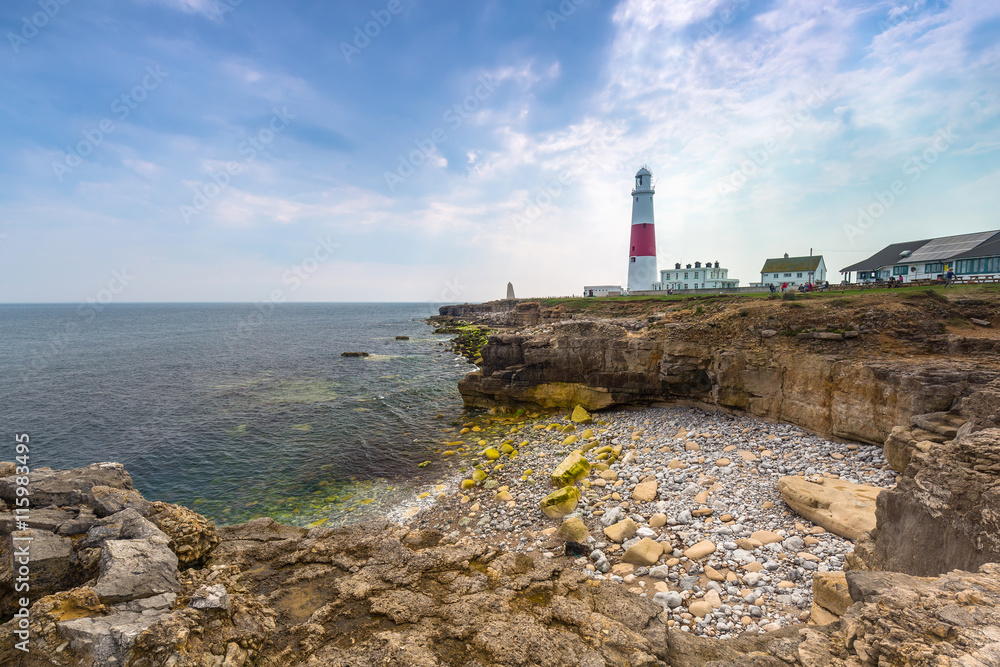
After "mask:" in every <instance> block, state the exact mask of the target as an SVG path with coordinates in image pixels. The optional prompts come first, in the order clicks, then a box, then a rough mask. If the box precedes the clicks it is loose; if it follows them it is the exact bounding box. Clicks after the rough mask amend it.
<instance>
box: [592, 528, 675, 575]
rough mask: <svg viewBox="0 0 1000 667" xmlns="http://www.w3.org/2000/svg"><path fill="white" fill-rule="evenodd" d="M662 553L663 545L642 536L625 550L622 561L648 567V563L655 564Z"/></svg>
mask: <svg viewBox="0 0 1000 667" xmlns="http://www.w3.org/2000/svg"><path fill="white" fill-rule="evenodd" d="M605 532H606V531H605ZM662 555H663V545H662V544H660V543H659V542H656V541H654V540H652V539H650V538H648V537H644V538H642V539H641V540H639V541H638V542H637V543H636V544H633V545H632V546H630V547H629V548H628V549H626V550H625V555H623V556H622V561H624V562H626V563H632V564H633V565H639V566H641V567H649V566H650V565H655V564H656V562H657V561H658V560H660V556H662Z"/></svg>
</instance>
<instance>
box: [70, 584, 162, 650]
mask: <svg viewBox="0 0 1000 667" xmlns="http://www.w3.org/2000/svg"><path fill="white" fill-rule="evenodd" d="M176 599H177V596H176V595H174V594H172V593H171V594H165V595H159V596H156V597H153V598H146V599H145V600H142V601H136V602H132V603H125V604H122V605H116V607H115V609H114V611H113V613H111V614H110V615H107V616H86V617H83V618H70V619H68V620H61V621H59V622H57V623H56V627H57V628H58V631H59V635H60V637H62V638H64V639H65V640H66V643H67V644H68V645H69V648H70V649H71V650H72V651H73V652H74V653H76V655H77V656H78V657H79V658H81V660H82V661H85V663H84V662H81V663H80V664H87V665H94V666H96V667H116V666H117V665H125V664H129V662H130V661H129V660H128V657H129V652H130V651H131V649H132V647H133V646H134V645H135V642H136V639H138V637H139V635H141V634H142V633H143V632H145V631H146V630H148V629H149V628H150V627H151V626H152V625H153V624H154V623H156V622H158V621H160V620H162V619H164V618H165V617H166V616H167V615H168V614H169V610H170V607H171V606H172V605H173V603H174V601H176Z"/></svg>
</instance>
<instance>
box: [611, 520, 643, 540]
mask: <svg viewBox="0 0 1000 667" xmlns="http://www.w3.org/2000/svg"><path fill="white" fill-rule="evenodd" d="M636 530H638V527H637V526H636V525H635V521H633V520H632V519H630V518H627V519H622V520H621V521H619V522H618V523H613V524H611V525H610V526H608V527H607V528H605V529H604V534H605V535H607V537H608V539H609V540H611V541H612V542H617V543H618V544H621V543H622V542H624V541H625V540H627V539H629V538H631V537H632V536H633V535H635V531H636Z"/></svg>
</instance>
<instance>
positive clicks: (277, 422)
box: [0, 303, 472, 526]
mask: <svg viewBox="0 0 1000 667" xmlns="http://www.w3.org/2000/svg"><path fill="white" fill-rule="evenodd" d="M436 312H437V309H436V306H433V305H431V304H401V303H349V304H348V303H334V304H287V303H284V304H256V305H254V304H108V305H100V304H84V305H0V378H2V379H0V438H2V439H0V461H3V460H13V458H14V456H15V444H16V443H15V436H16V435H19V434H24V433H27V434H28V437H29V438H30V465H31V468H32V469H38V468H42V467H51V468H55V469H68V468H75V467H79V466H85V465H88V464H91V463H95V462H102V461H118V462H120V463H122V464H124V465H125V467H126V469H127V470H128V472H129V473H130V474H131V475H132V479H133V481H134V483H135V487H136V488H137V489H138V490H139V491H140V492H142V494H143V495H144V496H145V497H146V498H147V499H149V500H161V501H166V502H171V503H178V504H181V505H185V506H187V507H190V508H192V509H194V510H196V511H198V512H200V513H201V514H203V515H205V516H206V517H208V518H209V519H211V520H213V521H215V522H217V523H219V524H223V525H225V524H233V523H239V522H243V521H247V520H250V519H252V518H256V517H260V516H269V517H272V518H274V519H276V520H278V521H281V522H284V523H291V524H295V525H330V526H334V525H340V524H343V523H347V522H353V521H358V520H362V519H365V518H371V517H374V516H381V515H391V514H392V512H394V511H396V510H398V509H399V508H400V507H402V506H405V505H406V504H407V503H408V502H411V501H412V499H413V498H414V497H415V494H417V493H418V492H419V491H420V490H421V489H424V488H427V487H428V485H432V484H433V483H434V482H435V481H436V479H437V477H439V476H440V475H441V473H440V472H438V470H439V468H437V467H436V466H435V463H438V462H439V461H438V459H437V458H436V454H435V453H434V450H435V449H438V450H440V448H441V443H442V441H443V440H445V439H447V438H446V436H445V435H444V433H443V432H442V429H445V428H448V427H451V426H453V425H454V424H457V423H458V422H459V420H461V419H462V417H463V409H462V401H461V398H460V396H459V394H458V391H457V389H456V383H457V381H458V380H459V379H460V378H461V377H463V376H464V375H465V374H466V373H467V372H469V371H470V370H472V367H471V366H470V365H469V364H468V363H467V362H466V360H465V359H463V358H461V357H457V356H456V355H455V354H454V353H453V352H451V351H450V347H449V346H448V344H447V341H448V339H449V338H450V337H449V336H446V335H437V334H434V333H432V328H431V327H430V326H428V325H427V324H426V323H425V322H424V321H423V320H424V318H426V317H428V316H429V315H433V314H436ZM397 336H407V337H408V340H397V338H396V337H397ZM348 351H364V352H368V353H369V355H370V356H368V357H363V358H347V357H342V356H341V353H342V352H348ZM5 450H6V451H5ZM425 461H430V462H431V463H430V464H428V465H426V466H424V467H420V464H421V463H423V462H425Z"/></svg>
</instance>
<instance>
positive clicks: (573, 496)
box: [538, 486, 580, 519]
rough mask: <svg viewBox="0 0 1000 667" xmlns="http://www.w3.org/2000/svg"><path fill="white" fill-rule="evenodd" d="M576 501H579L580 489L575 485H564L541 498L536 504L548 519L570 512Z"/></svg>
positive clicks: (557, 517)
mask: <svg viewBox="0 0 1000 667" xmlns="http://www.w3.org/2000/svg"><path fill="white" fill-rule="evenodd" d="M578 502H580V490H579V489H577V488H576V487H575V486H564V487H563V488H561V489H557V490H555V491H553V492H552V493H550V494H549V495H547V496H545V497H544V498H542V500H541V501H540V502H539V503H538V506H539V508H540V509H541V510H542V513H543V514H545V516H547V517H549V518H550V519H561V518H563V517H564V516H566V515H567V514H570V513H572V512H573V510H575V509H576V504H577V503H578Z"/></svg>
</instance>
